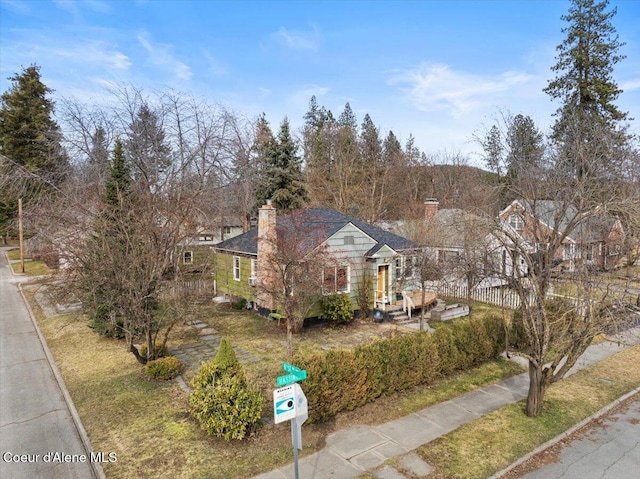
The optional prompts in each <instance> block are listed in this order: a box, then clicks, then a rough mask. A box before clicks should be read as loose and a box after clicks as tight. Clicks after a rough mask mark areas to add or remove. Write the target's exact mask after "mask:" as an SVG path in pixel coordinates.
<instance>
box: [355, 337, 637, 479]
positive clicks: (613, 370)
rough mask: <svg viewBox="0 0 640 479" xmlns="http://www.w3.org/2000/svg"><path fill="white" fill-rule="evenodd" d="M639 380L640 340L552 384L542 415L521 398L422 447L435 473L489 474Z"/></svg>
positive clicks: (472, 477)
mask: <svg viewBox="0 0 640 479" xmlns="http://www.w3.org/2000/svg"><path fill="white" fill-rule="evenodd" d="M639 383H640V346H635V347H633V348H630V349H627V350H624V351H622V352H620V353H618V354H616V355H614V356H612V357H610V358H608V359H606V360H604V361H602V362H600V363H598V364H595V365H594V366H591V367H590V368H588V369H585V370H582V371H580V372H578V373H576V374H574V375H573V376H570V377H569V378H567V379H565V380H563V381H561V382H559V383H556V384H554V385H553V386H551V388H550V389H549V391H548V393H547V395H546V397H545V401H544V407H543V411H542V413H541V414H540V416H539V417H538V418H529V417H527V416H525V414H524V402H523V401H521V402H519V403H515V404H512V405H509V406H506V407H504V408H501V409H499V410H497V411H495V412H493V413H491V414H488V415H486V416H483V417H482V418H480V419H477V420H476V421H473V422H471V423H468V424H466V425H464V426H462V427H460V428H459V429H457V430H455V431H453V432H451V433H449V434H447V435H445V436H443V437H441V438H439V439H437V440H435V441H433V442H431V443H429V444H427V445H425V446H422V447H420V448H418V449H417V452H418V454H419V455H420V456H421V457H422V458H423V459H424V460H425V461H427V462H428V463H430V464H431V465H433V466H434V467H435V468H436V471H435V473H434V474H433V475H432V476H430V477H434V478H445V477H446V478H450V477H453V478H459V479H481V478H486V477H489V476H491V475H492V474H494V473H495V472H497V471H500V470H502V469H504V468H505V467H507V466H508V465H509V464H511V463H512V462H514V461H515V460H517V459H518V458H520V457H522V456H523V455H525V454H527V453H529V452H530V451H532V450H534V449H535V448H536V447H538V446H539V445H541V444H543V443H545V442H546V441H548V440H550V439H552V438H554V437H555V436H557V435H558V434H560V433H562V432H564V431H566V430H567V429H569V428H570V427H572V426H574V425H575V424H577V423H579V422H580V421H582V420H583V419H585V418H587V417H589V416H590V415H592V414H594V413H595V412H597V411H599V410H600V409H602V408H603V407H604V406H606V405H607V404H610V403H611V402H613V401H615V400H616V399H617V398H619V397H621V396H623V395H624V394H626V393H627V392H629V391H632V390H633V389H634V388H636V387H637V386H638V384H639ZM365 477H366V476H365Z"/></svg>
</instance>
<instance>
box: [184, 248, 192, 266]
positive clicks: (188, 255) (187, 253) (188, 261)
mask: <svg viewBox="0 0 640 479" xmlns="http://www.w3.org/2000/svg"><path fill="white" fill-rule="evenodd" d="M182 263H183V264H192V263H193V252H192V251H184V252H183V253H182Z"/></svg>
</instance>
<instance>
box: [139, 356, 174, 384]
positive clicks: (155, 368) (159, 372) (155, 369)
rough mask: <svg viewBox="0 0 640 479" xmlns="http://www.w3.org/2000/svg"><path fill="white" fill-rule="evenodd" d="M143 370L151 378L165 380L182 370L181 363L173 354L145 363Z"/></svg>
mask: <svg viewBox="0 0 640 479" xmlns="http://www.w3.org/2000/svg"><path fill="white" fill-rule="evenodd" d="M144 372H145V373H146V374H147V376H149V377H151V378H153V379H161V380H164V381H166V380H169V379H173V378H175V377H176V376H177V375H178V374H180V373H181V372H182V363H181V362H180V360H179V359H178V358H176V357H175V356H165V357H163V358H158V359H155V360H153V361H149V362H148V363H147V364H145V366H144Z"/></svg>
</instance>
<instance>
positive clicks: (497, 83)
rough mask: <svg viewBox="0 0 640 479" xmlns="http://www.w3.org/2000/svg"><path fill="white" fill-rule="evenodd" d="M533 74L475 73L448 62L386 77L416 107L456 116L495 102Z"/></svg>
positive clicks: (423, 65) (425, 65) (529, 78)
mask: <svg viewBox="0 0 640 479" xmlns="http://www.w3.org/2000/svg"><path fill="white" fill-rule="evenodd" d="M534 80H535V77H534V76H533V75H530V74H527V73H524V72H517V71H507V72H504V73H501V74H499V75H494V76H489V75H479V74H474V73H469V72H464V71H456V70H453V69H452V68H451V67H450V66H448V65H443V64H432V63H423V64H421V65H420V66H419V67H418V68H416V69H414V70H405V71H399V72H396V74H395V75H394V76H393V77H392V78H391V79H390V80H389V83H390V84H391V85H401V90H402V91H403V93H404V94H405V96H406V97H407V98H408V99H409V101H410V102H411V103H412V104H413V105H414V106H415V107H416V108H417V109H419V110H422V111H436V110H445V111H447V112H448V113H449V115H451V116H452V117H454V118H460V117H463V116H465V115H468V114H469V113H471V112H474V111H476V110H479V109H482V108H484V107H486V106H488V105H496V104H499V103H500V101H498V100H499V99H500V98H502V97H504V96H509V95H510V94H511V92H512V91H513V90H514V89H519V88H521V87H523V86H526V85H528V84H530V83H532V82H533V81H534Z"/></svg>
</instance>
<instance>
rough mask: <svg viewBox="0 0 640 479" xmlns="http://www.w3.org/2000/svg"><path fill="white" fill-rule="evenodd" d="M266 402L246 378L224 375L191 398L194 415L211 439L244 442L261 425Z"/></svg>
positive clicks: (198, 389)
mask: <svg viewBox="0 0 640 479" xmlns="http://www.w3.org/2000/svg"><path fill="white" fill-rule="evenodd" d="M263 403H264V398H263V396H262V393H261V392H260V391H259V390H258V389H255V388H252V387H249V386H248V385H247V383H246V381H245V379H244V378H242V377H239V376H229V375H223V376H220V377H218V378H217V379H216V380H215V382H214V383H211V384H209V385H207V387H196V388H195V389H194V390H193V391H192V392H191V395H190V396H189V405H190V413H191V415H192V416H193V417H194V418H196V419H197V420H198V422H199V423H200V427H202V429H204V430H205V431H206V432H207V434H209V435H210V436H216V437H221V438H223V439H224V440H225V441H230V440H231V439H243V438H244V437H245V436H246V435H247V434H250V433H251V432H252V431H253V429H254V428H255V425H256V424H257V423H258V422H259V421H260V415H261V414H262V405H263Z"/></svg>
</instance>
